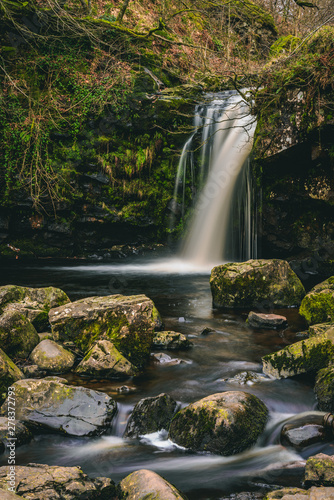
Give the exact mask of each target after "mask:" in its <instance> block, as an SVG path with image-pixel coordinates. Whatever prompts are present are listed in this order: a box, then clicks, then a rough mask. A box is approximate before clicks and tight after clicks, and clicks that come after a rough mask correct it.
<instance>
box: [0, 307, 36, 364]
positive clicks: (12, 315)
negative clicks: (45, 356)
mask: <svg viewBox="0 0 334 500" xmlns="http://www.w3.org/2000/svg"><path fill="white" fill-rule="evenodd" d="M38 342H39V337H38V334H37V332H36V329H35V327H34V326H33V325H32V324H31V323H30V321H29V320H28V319H27V318H26V317H25V316H23V315H22V314H21V313H20V312H18V311H9V310H8V311H6V312H4V313H3V314H2V315H1V316H0V347H1V349H3V350H4V351H5V353H6V354H8V356H11V357H18V358H27V357H28V356H29V354H30V353H31V351H32V350H33V348H34V347H35V346H36V345H37V344H38Z"/></svg>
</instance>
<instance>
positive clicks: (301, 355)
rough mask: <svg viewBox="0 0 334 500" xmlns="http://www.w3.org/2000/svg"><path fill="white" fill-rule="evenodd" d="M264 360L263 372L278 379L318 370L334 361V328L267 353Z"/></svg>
mask: <svg viewBox="0 0 334 500" xmlns="http://www.w3.org/2000/svg"><path fill="white" fill-rule="evenodd" d="M262 361H263V372H264V373H266V374H267V375H270V376H271V377H274V378H278V379H279V378H286V377H293V376H294V375H299V374H300V373H307V372H312V371H318V370H320V369H321V368H324V367H326V366H327V365H328V364H329V363H331V362H332V361H334V328H331V329H330V330H328V331H327V332H326V333H324V334H322V335H318V336H316V337H311V338H309V339H306V340H300V341H299V342H296V343H295V344H292V345H289V346H287V347H284V349H281V350H280V351H277V352H274V353H273V354H267V355H266V356H264V357H263V358H262Z"/></svg>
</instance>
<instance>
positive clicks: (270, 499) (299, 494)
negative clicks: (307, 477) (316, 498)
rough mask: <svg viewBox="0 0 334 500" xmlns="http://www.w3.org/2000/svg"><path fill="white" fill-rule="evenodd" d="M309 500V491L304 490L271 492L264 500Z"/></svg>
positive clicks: (284, 489)
mask: <svg viewBox="0 0 334 500" xmlns="http://www.w3.org/2000/svg"><path fill="white" fill-rule="evenodd" d="M294 496H295V497H296V500H307V499H308V491H307V490H302V489H301V488H282V489H280V490H276V491H270V492H269V493H268V494H267V495H266V496H265V497H264V499H263V500H285V499H286V500H293V497H294Z"/></svg>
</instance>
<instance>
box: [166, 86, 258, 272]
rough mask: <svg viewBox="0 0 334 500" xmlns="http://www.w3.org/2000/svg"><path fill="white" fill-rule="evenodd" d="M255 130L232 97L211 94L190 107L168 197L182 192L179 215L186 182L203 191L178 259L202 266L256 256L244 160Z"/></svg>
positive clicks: (241, 102)
mask: <svg viewBox="0 0 334 500" xmlns="http://www.w3.org/2000/svg"><path fill="white" fill-rule="evenodd" d="M255 126H256V121H255V117H254V116H252V115H251V113H250V107H249V104H248V103H247V102H245V101H244V100H243V99H242V98H241V97H240V95H239V94H238V93H237V92H233V91H230V92H224V93H221V94H216V95H215V96H211V99H210V100H209V101H208V102H207V103H205V104H202V105H198V106H197V107H196V109H195V117H194V129H195V131H194V133H193V134H192V135H191V136H190V138H189V139H188V140H187V142H186V144H185V145H184V148H183V151H182V154H181V158H180V162H179V168H178V173H177V178H176V184H175V192H174V199H175V200H176V199H177V196H178V194H179V191H180V188H182V215H183V212H184V205H185V192H186V186H187V180H188V182H189V178H190V183H191V189H192V191H194V190H195V184H196V185H198V186H199V187H200V188H201V187H202V186H203V187H202V189H201V191H200V194H199V196H198V197H197V200H196V204H195V208H194V214H193V217H192V220H191V221H190V225H189V227H188V231H187V235H186V238H185V241H184V244H183V249H182V256H183V258H184V260H186V261H190V262H193V263H194V264H198V265H201V266H202V265H208V264H211V265H212V264H216V263H220V262H222V261H226V260H234V261H236V260H247V259H249V258H255V257H256V246H257V245H256V243H257V242H256V239H257V236H256V223H255V216H254V212H255V210H254V202H253V201H252V191H253V189H252V182H251V176H250V171H249V170H250V169H249V160H248V156H249V153H250V150H251V148H252V144H253V134H254V130H255ZM199 130H201V131H202V133H201V135H200V134H199V132H198V131H199ZM198 139H199V140H200V145H199V147H197V144H196V140H198ZM198 152H199V154H198ZM195 156H196V157H198V156H199V159H198V161H197V164H196V162H195V159H194V157H195ZM187 170H188V172H187ZM203 184H204V185H203ZM188 185H189V184H188Z"/></svg>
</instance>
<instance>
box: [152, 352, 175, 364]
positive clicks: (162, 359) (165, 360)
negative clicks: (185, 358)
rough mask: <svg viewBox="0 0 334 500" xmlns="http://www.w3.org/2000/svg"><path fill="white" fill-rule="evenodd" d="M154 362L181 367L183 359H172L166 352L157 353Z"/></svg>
mask: <svg viewBox="0 0 334 500" xmlns="http://www.w3.org/2000/svg"><path fill="white" fill-rule="evenodd" d="M152 358H153V359H154V361H156V362H158V363H159V364H160V365H168V366H171V365H180V364H181V363H182V359H179V358H172V357H171V356H169V355H168V354H166V353H165V352H156V353H154V354H153V355H152Z"/></svg>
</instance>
